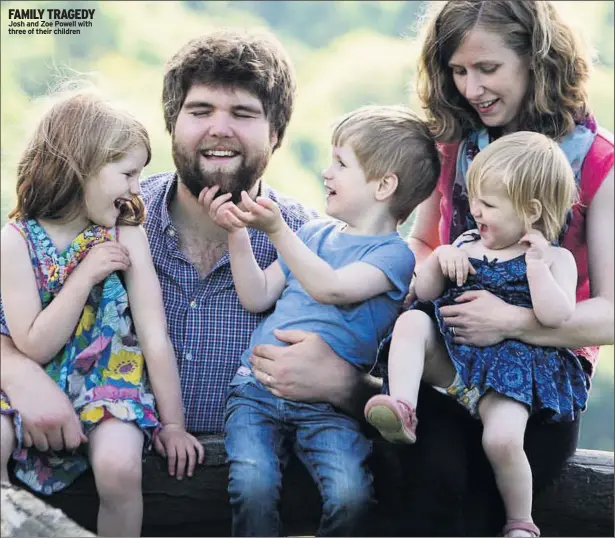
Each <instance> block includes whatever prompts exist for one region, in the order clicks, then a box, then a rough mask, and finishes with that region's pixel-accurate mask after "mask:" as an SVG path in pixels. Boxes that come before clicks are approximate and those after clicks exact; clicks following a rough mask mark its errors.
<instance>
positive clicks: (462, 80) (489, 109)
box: [449, 27, 530, 134]
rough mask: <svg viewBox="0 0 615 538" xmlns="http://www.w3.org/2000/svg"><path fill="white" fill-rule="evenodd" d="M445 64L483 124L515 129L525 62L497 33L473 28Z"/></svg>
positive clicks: (524, 88) (522, 95)
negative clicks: (447, 64) (447, 63)
mask: <svg viewBox="0 0 615 538" xmlns="http://www.w3.org/2000/svg"><path fill="white" fill-rule="evenodd" d="M449 67H450V69H451V71H452V76H453V80H454V82H455V86H456V87H457V90H458V91H459V93H460V94H461V95H462V96H463V97H464V98H465V99H466V100H467V101H468V103H469V104H470V106H471V107H472V108H474V110H476V112H478V115H479V116H480V119H481V120H482V122H483V123H484V124H485V125H486V126H487V127H501V128H502V129H503V131H504V134H506V133H511V132H513V131H515V130H516V129H517V121H518V117H519V111H520V110H521V106H522V105H523V101H524V99H525V95H526V93H527V89H528V85H529V78H530V71H529V65H528V61H527V60H526V59H524V58H520V57H519V56H518V55H517V53H516V52H514V51H513V50H512V49H510V48H508V47H507V46H506V45H505V44H504V40H503V39H502V38H501V37H500V35H499V34H496V33H493V32H488V31H486V30H483V29H482V28H480V27H476V28H474V29H473V30H471V31H470V32H468V34H467V35H466V37H465V39H464V40H463V41H462V42H461V45H459V48H458V49H457V50H456V51H455V53H454V54H453V55H452V56H451V59H450V61H449Z"/></svg>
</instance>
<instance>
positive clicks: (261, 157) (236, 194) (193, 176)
mask: <svg viewBox="0 0 615 538" xmlns="http://www.w3.org/2000/svg"><path fill="white" fill-rule="evenodd" d="M172 146H173V161H174V162H175V167H176V168H177V173H178V176H179V180H180V181H181V182H182V183H183V184H184V185H185V186H186V187H187V188H188V190H189V191H190V192H191V193H192V195H193V196H194V197H195V198H198V197H199V194H200V193H201V191H202V190H203V189H204V188H205V187H213V186H214V185H218V186H220V190H219V191H218V192H217V193H216V197H218V196H220V195H221V194H225V193H231V195H232V198H231V200H232V201H233V202H234V203H236V204H237V203H239V202H240V201H241V191H246V192H248V191H250V189H251V188H252V187H254V185H255V184H256V182H257V181H258V180H259V179H260V177H261V175H262V174H263V172H264V171H265V168H266V167H267V163H268V162H269V158H270V157H271V148H270V147H267V148H264V150H263V152H262V153H259V154H257V155H254V156H253V157H252V158H249V159H246V158H245V157H244V156H243V154H242V160H241V164H240V166H239V168H237V169H236V170H235V171H234V172H226V171H224V170H220V169H218V170H214V171H204V170H201V168H200V166H199V162H200V158H201V155H200V151H197V152H196V154H195V155H188V154H187V152H185V151H183V149H182V148H181V147H180V145H179V144H177V142H176V141H175V139H173V144H172Z"/></svg>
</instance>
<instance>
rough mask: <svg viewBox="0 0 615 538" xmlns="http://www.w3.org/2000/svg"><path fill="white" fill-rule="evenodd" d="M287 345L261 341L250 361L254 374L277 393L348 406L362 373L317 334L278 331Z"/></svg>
mask: <svg viewBox="0 0 615 538" xmlns="http://www.w3.org/2000/svg"><path fill="white" fill-rule="evenodd" d="M274 334H275V337H276V338H277V339H278V340H281V341H282V342H286V343H288V344H289V345H288V346H286V347H281V346H276V345H269V344H261V345H258V346H255V347H254V350H253V352H252V356H251V357H250V362H251V363H252V366H253V371H254V375H255V376H256V379H258V380H259V381H260V382H261V383H262V384H263V385H264V386H265V387H267V388H268V389H269V390H270V391H271V392H272V393H273V394H275V395H276V396H278V397H281V398H287V399H290V400H296V401H301V402H329V403H331V404H333V405H335V406H338V407H342V408H344V409H348V408H351V407H353V406H352V402H351V401H350V400H351V399H352V396H353V394H354V393H355V389H356V385H357V383H360V382H361V375H362V374H361V373H360V372H359V370H357V369H356V368H355V367H354V366H352V365H351V364H349V363H347V362H346V361H345V360H343V359H341V358H340V357H338V356H337V355H336V354H335V353H334V352H333V350H332V349H331V348H330V347H329V346H328V345H327V344H326V343H325V341H324V340H323V339H322V338H321V337H320V336H319V335H317V334H314V333H309V332H305V331H301V330H287V331H278V330H276V331H274Z"/></svg>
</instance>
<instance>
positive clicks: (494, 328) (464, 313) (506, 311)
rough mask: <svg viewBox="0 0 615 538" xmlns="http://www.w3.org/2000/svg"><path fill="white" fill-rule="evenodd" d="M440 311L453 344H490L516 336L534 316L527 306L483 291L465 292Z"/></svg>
mask: <svg viewBox="0 0 615 538" xmlns="http://www.w3.org/2000/svg"><path fill="white" fill-rule="evenodd" d="M455 302H457V303H458V304H456V305H450V306H443V307H441V308H440V313H441V314H442V317H443V318H444V322H445V323H446V325H448V326H449V327H450V328H451V329H453V335H454V336H453V341H454V342H455V343H456V344H467V345H470V346H480V347H482V346H491V345H494V344H498V343H500V342H501V341H502V340H506V339H508V338H515V335H516V334H517V332H521V331H522V329H523V327H524V324H525V323H526V322H529V317H531V316H533V312H532V310H531V309H530V308H523V307H519V306H514V305H511V304H508V303H507V302H505V301H503V300H502V299H500V298H499V297H496V296H495V295H493V294H492V293H490V292H488V291H485V290H478V291H466V292H464V293H462V294H461V295H460V296H459V297H457V299H455Z"/></svg>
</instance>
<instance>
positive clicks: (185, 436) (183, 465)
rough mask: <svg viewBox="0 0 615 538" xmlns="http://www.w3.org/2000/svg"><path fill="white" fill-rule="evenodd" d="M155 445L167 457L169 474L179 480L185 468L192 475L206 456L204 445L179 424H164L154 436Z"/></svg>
mask: <svg viewBox="0 0 615 538" xmlns="http://www.w3.org/2000/svg"><path fill="white" fill-rule="evenodd" d="M154 446H155V448H156V450H157V451H158V453H159V454H160V455H162V456H164V457H166V458H167V462H168V465H169V475H170V476H176V477H177V479H178V480H181V479H182V478H183V477H184V469H185V470H186V475H187V476H189V477H190V476H192V473H193V472H194V467H195V466H196V464H197V462H198V463H199V464H201V463H203V459H204V458H205V450H204V449H203V445H202V444H201V443H200V442H199V441H198V439H196V437H193V436H192V435H190V434H189V433H188V432H187V431H186V430H185V429H184V428H182V427H181V426H180V425H179V424H167V425H165V426H163V427H162V429H161V430H160V431H159V432H158V435H156V437H155V438H154Z"/></svg>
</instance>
